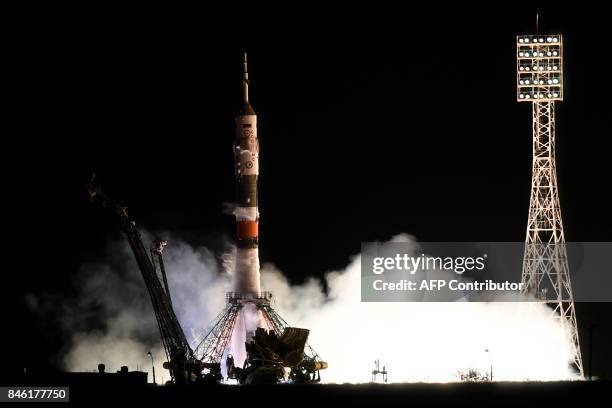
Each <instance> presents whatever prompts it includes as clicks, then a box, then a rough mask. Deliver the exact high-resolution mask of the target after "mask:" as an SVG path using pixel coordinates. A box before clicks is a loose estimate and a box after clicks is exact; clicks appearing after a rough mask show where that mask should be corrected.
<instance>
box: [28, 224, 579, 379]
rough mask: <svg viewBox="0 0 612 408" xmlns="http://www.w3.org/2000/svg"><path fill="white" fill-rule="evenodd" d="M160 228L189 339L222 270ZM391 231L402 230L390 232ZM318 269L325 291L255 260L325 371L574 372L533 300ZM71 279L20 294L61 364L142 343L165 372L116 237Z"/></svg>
mask: <svg viewBox="0 0 612 408" xmlns="http://www.w3.org/2000/svg"><path fill="white" fill-rule="evenodd" d="M167 238H168V240H169V243H170V244H169V245H168V247H167V249H166V251H165V260H166V266H167V271H168V280H169V285H170V289H171V292H172V296H173V303H174V307H175V310H176V313H177V315H178V317H179V320H180V321H181V324H182V326H183V329H184V331H185V334H186V336H187V337H188V338H190V339H191V338H193V337H195V335H196V334H199V333H201V332H202V331H203V330H204V329H205V328H206V327H207V325H208V324H209V323H210V322H211V320H212V319H213V318H214V317H215V316H216V315H217V314H218V313H219V312H220V311H221V310H222V309H223V307H224V292H227V291H229V290H230V288H231V287H232V285H231V277H230V276H229V274H228V273H226V272H223V271H222V270H221V268H218V266H217V265H218V264H219V263H220V262H219V261H218V260H217V259H216V258H215V256H214V255H213V254H212V253H211V252H210V251H209V250H207V249H206V248H197V249H194V248H193V247H191V246H190V245H188V244H186V243H183V242H181V241H180V240H178V239H175V238H173V237H167ZM145 241H148V237H147V238H146V239H145ZM394 241H396V242H397V241H403V242H412V239H411V238H410V237H408V236H405V235H402V236H398V237H396V238H395V239H394ZM517 273H520V271H517ZM325 280H326V285H327V288H328V292H327V293H325V291H324V290H323V285H322V282H321V281H319V280H317V279H314V278H311V279H309V280H307V281H306V282H305V283H304V284H302V285H299V286H291V285H289V283H288V281H287V279H286V278H285V277H284V276H283V274H282V273H281V272H280V271H279V270H277V269H276V268H275V267H274V266H273V265H270V264H265V265H263V268H262V287H263V289H264V290H269V291H272V292H273V294H274V299H275V303H274V304H273V306H274V307H275V308H276V310H277V311H278V312H279V313H280V314H281V316H283V317H284V318H285V319H286V320H287V321H288V322H289V323H290V324H292V325H294V326H296V327H303V328H307V329H310V338H309V343H310V344H311V345H312V346H313V348H314V349H315V350H316V351H317V352H318V353H319V354H320V356H321V357H322V358H323V359H324V360H325V361H327V362H328V363H329V368H328V369H327V370H324V371H323V372H322V373H321V375H322V378H323V381H325V382H338V383H342V382H368V381H370V380H371V371H372V370H373V368H374V360H377V359H380V360H381V362H382V363H384V364H385V365H386V367H387V369H388V371H389V381H392V382H404V381H441V382H446V381H456V380H458V377H457V372H458V371H467V370H468V369H470V368H475V369H478V370H480V371H482V372H488V371H489V370H490V368H491V366H493V375H494V378H495V379H496V380H526V379H529V380H557V379H570V378H575V375H574V374H572V372H571V371H570V369H569V362H570V361H571V360H572V345H571V342H570V340H569V337H568V334H567V333H566V332H565V331H564V330H563V328H562V327H560V325H559V324H558V323H556V322H555V321H554V320H552V319H550V313H551V311H550V309H549V308H548V307H546V306H544V305H541V304H528V303H489V304H484V303H361V302H360V286H359V285H360V258H359V256H358V255H357V256H355V257H354V258H353V260H352V261H351V263H350V264H349V265H348V266H347V268H346V269H344V270H342V271H334V272H329V273H328V274H327V275H326V277H325ZM75 286H76V287H77V289H78V292H79V294H78V296H77V297H76V298H74V299H72V300H70V299H66V298H64V297H61V296H52V295H45V296H39V297H34V296H32V295H29V297H30V298H32V299H30V301H29V303H31V304H32V308H33V309H37V310H39V311H41V315H42V316H43V317H44V318H45V319H48V318H49V314H48V312H49V310H54V311H56V313H57V310H58V308H59V310H61V311H62V315H61V317H60V319H59V323H58V324H59V325H60V326H61V327H62V328H63V329H64V331H65V333H66V335H67V336H69V338H68V339H67V344H69V345H70V346H69V347H68V350H67V351H66V353H65V354H64V357H63V361H64V363H65V368H67V369H69V370H72V371H91V370H95V369H96V366H97V364H98V363H100V362H104V363H106V366H107V371H115V370H118V369H119V367H120V366H121V365H128V366H129V367H130V369H135V368H136V366H138V367H140V368H141V369H144V370H145V371H147V370H149V367H150V360H148V357H147V356H146V352H147V351H148V350H152V351H153V353H154V355H155V358H156V371H157V378H158V382H159V381H160V379H161V377H162V375H163V376H164V378H165V379H166V380H168V378H169V375H168V371H167V370H163V369H162V368H161V363H162V361H161V360H162V356H163V352H162V348H161V342H160V340H159V332H158V329H157V325H156V322H155V317H154V314H153V310H152V307H151V304H150V299H149V295H148V293H147V291H146V288H145V286H144V283H143V281H142V277H141V276H140V272H139V271H138V268H137V266H136V263H135V261H134V259H133V256H132V254H131V253H130V250H129V246H128V245H127V243H126V242H125V240H121V241H120V242H115V243H113V244H111V245H109V248H108V254H107V261H106V262H105V263H103V264H100V263H96V264H87V265H84V266H83V267H82V269H81V271H80V272H79V274H78V275H77V277H76V279H75ZM43 311H46V312H47V313H43ZM92 320H94V321H95V323H92ZM237 327H244V323H243V324H242V326H239V325H237ZM240 340H241V339H238V338H237V339H235V340H234V342H235V343H234V347H237V346H236V342H238V343H239V341H240ZM485 350H489V351H488V352H487V351H485ZM150 377H151V376H149V380H150Z"/></svg>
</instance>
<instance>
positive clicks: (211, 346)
mask: <svg viewBox="0 0 612 408" xmlns="http://www.w3.org/2000/svg"><path fill="white" fill-rule="evenodd" d="M241 309H242V305H240V304H228V305H227V306H226V307H225V309H224V310H223V311H222V312H221V313H219V315H217V317H216V318H215V320H214V321H213V322H212V323H211V325H210V326H209V328H208V329H207V330H206V331H205V332H204V335H203V336H202V338H201V339H199V341H198V342H197V343H198V345H197V347H196V348H195V350H194V355H195V357H196V358H197V359H198V360H200V361H202V362H203V363H219V362H220V361H221V358H222V357H223V353H224V352H225V350H226V349H227V345H228V343H229V341H230V339H231V338H232V333H233V332H234V326H235V325H236V318H237V317H238V313H240V310H241Z"/></svg>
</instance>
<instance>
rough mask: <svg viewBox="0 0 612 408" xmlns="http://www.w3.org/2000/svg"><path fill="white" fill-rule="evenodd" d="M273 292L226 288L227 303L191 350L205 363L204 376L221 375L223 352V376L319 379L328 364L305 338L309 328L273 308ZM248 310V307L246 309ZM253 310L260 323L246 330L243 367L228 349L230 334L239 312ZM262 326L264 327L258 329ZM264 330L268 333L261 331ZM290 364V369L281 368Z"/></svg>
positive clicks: (241, 380) (251, 379)
mask: <svg viewBox="0 0 612 408" xmlns="http://www.w3.org/2000/svg"><path fill="white" fill-rule="evenodd" d="M272 298H273V296H272V293H271V292H261V293H259V294H257V295H253V294H247V295H245V294H242V293H239V292H228V293H226V294H225V299H226V306H225V308H224V310H223V311H222V312H221V313H219V315H218V316H217V317H216V318H215V320H214V321H213V322H212V323H211V325H210V326H209V328H208V329H207V330H206V331H205V332H204V333H203V336H202V337H201V339H199V340H198V341H197V344H198V345H197V347H196V348H195V349H194V353H195V355H196V357H197V358H198V360H200V361H202V362H203V363H204V366H205V367H206V370H207V373H206V375H207V376H211V377H213V378H215V379H220V378H222V377H224V376H223V373H222V363H223V358H224V356H225V359H226V360H225V374H226V375H225V378H226V379H235V380H237V381H238V382H239V383H253V382H257V381H258V380H257V376H258V375H261V374H262V372H265V373H266V377H267V376H270V375H271V376H273V377H274V378H275V379H274V381H273V382H279V381H290V382H297V383H312V382H319V381H320V375H319V370H321V369H324V368H326V367H327V363H325V362H323V361H322V360H321V359H320V357H319V356H318V354H317V353H316V352H315V351H314V350H313V349H312V347H310V346H309V345H308V343H307V342H306V340H307V338H308V334H309V331H308V330H306V329H299V328H295V327H289V325H288V324H287V322H286V321H285V320H284V319H283V318H282V317H281V316H280V315H279V314H278V313H277V312H276V311H275V310H274V308H272ZM249 308H250V309H251V310H248V309H249ZM244 312H246V313H256V314H257V315H258V316H257V317H259V321H260V324H261V326H262V327H260V328H258V329H257V330H256V331H255V332H253V333H247V334H248V335H250V337H251V341H250V342H248V341H247V343H246V344H245V346H246V351H247V358H246V360H245V362H244V365H243V367H241V368H240V367H235V366H234V365H233V364H234V362H233V357H232V356H231V354H229V352H228V347H229V343H230V341H231V338H232V334H233V333H234V331H235V330H236V329H239V328H237V327H236V322H237V320H238V317H239V315H240V313H244ZM262 329H264V330H265V331H261V330H262ZM264 333H267V334H264ZM285 368H290V371H289V372H286V371H285V370H284V369H285Z"/></svg>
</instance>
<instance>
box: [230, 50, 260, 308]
mask: <svg viewBox="0 0 612 408" xmlns="http://www.w3.org/2000/svg"><path fill="white" fill-rule="evenodd" d="M234 163H235V175H236V208H235V210H234V215H235V217H236V238H237V241H238V245H237V250H236V264H235V265H236V269H235V272H234V275H235V276H234V290H235V291H236V292H238V293H240V294H242V295H251V296H253V295H254V296H259V292H260V274H259V249H258V246H259V210H258V207H257V178H258V176H259V139H258V138H257V115H256V114H255V111H254V110H253V107H252V106H251V104H250V102H249V73H248V67H247V54H246V52H245V53H244V61H243V71H242V104H241V108H240V111H239V112H238V114H237V115H236V136H235V140H234Z"/></svg>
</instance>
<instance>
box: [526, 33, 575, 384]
mask: <svg viewBox="0 0 612 408" xmlns="http://www.w3.org/2000/svg"><path fill="white" fill-rule="evenodd" d="M516 68H517V71H516V72H517V100H518V101H519V102H530V103H531V104H532V105H533V168H532V180H531V199H530V203H529V219H528V221H527V235H526V239H525V254H524V259H523V274H522V283H523V284H524V289H523V290H524V291H525V292H526V293H529V294H531V295H533V296H535V298H536V299H537V300H538V301H540V302H544V303H547V304H550V305H551V306H552V308H553V316H554V318H556V319H559V320H560V321H561V323H562V324H563V325H564V326H565V327H566V328H567V330H568V332H569V333H570V335H571V340H572V344H573V347H574V350H573V351H574V365H575V366H576V369H577V370H578V371H579V372H580V375H581V376H583V375H584V373H583V368H582V357H581V353H580V342H579V339H578V328H577V325H576V313H575V308H574V297H573V294H572V286H571V282H570V274H569V264H568V261H567V250H566V246H565V236H564V234H563V221H562V218H561V206H560V203H559V192H558V188H557V171H556V167H555V102H557V101H562V100H563V39H562V36H561V35H521V36H518V37H517V38H516Z"/></svg>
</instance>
